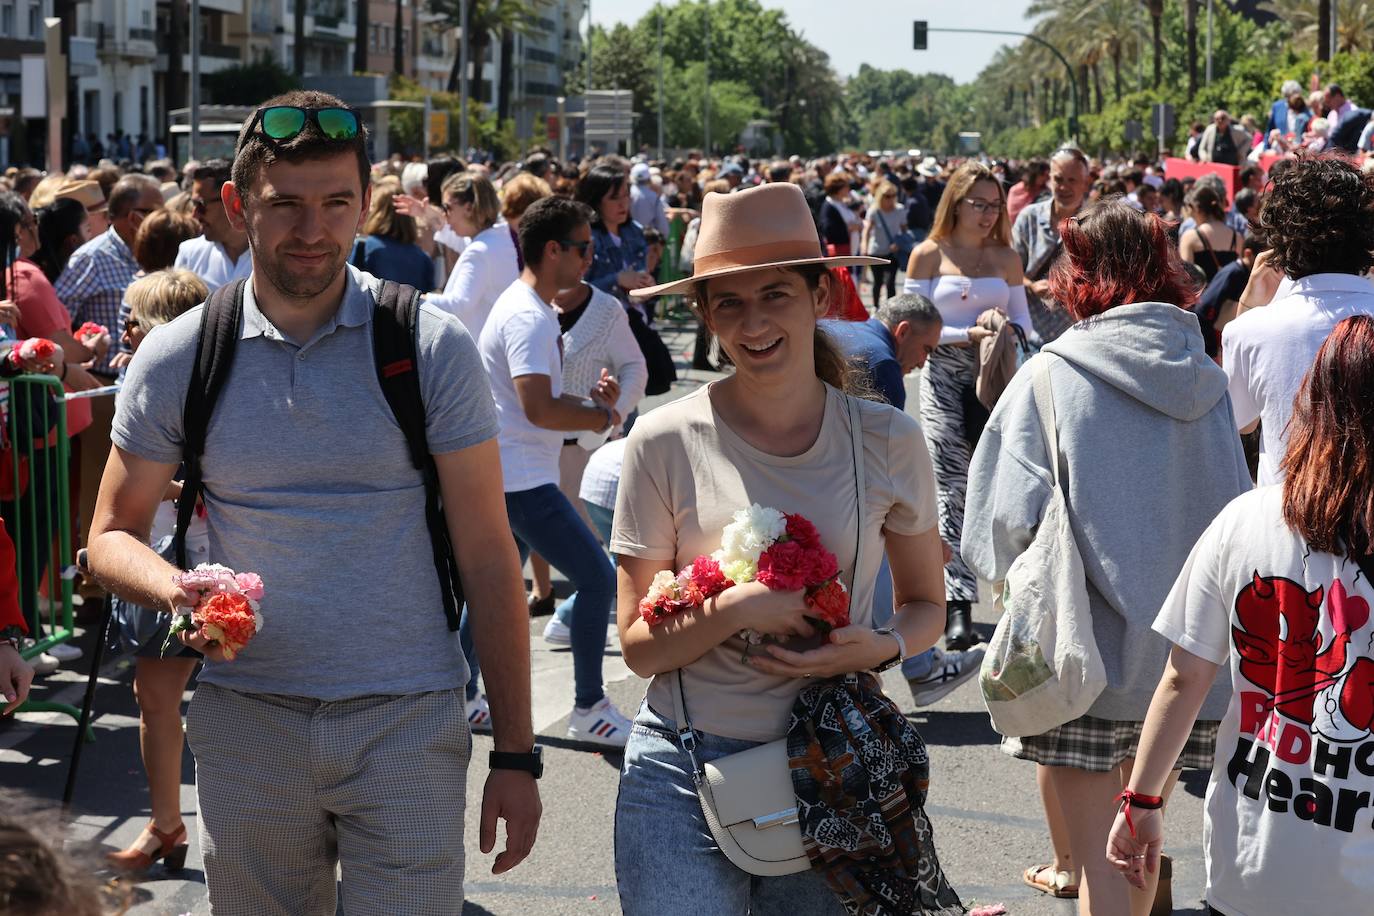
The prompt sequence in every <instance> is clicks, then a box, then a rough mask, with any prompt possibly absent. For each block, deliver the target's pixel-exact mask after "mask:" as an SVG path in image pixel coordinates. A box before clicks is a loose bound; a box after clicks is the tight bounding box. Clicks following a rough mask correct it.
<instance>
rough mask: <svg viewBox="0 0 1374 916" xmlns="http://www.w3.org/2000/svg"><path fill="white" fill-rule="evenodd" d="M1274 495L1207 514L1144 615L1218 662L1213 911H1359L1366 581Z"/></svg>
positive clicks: (1209, 839)
mask: <svg viewBox="0 0 1374 916" xmlns="http://www.w3.org/2000/svg"><path fill="white" fill-rule="evenodd" d="M1282 499H1283V490H1282V488H1281V487H1279V486H1274V487H1264V488H1261V489H1258V490H1254V491H1251V492H1249V493H1246V494H1245V495H1243V496H1240V497H1237V498H1236V499H1235V500H1234V501H1232V502H1231V503H1230V505H1228V506H1227V507H1226V508H1225V509H1224V510H1222V512H1221V514H1220V515H1218V516H1217V518H1216V520H1215V521H1214V522H1213V523H1212V525H1211V527H1209V528H1208V529H1207V531H1206V532H1204V533H1203V535H1202V538H1201V539H1200V540H1199V541H1198V543H1197V545H1196V546H1195V547H1194V548H1193V552H1192V555H1191V556H1190V557H1189V558H1188V562H1187V564H1185V565H1184V567H1183V571H1182V572H1181V573H1180V574H1179V577H1178V580H1177V582H1176V583H1175V584H1174V588H1173V591H1172V592H1170V594H1169V597H1168V599H1167V600H1166V601H1165V604H1164V608H1163V609H1162V610H1161V611H1160V614H1159V617H1158V618H1157V619H1156V620H1155V624H1154V629H1155V630H1156V631H1157V632H1159V633H1160V634H1161V635H1163V636H1165V637H1166V638H1168V639H1169V640H1170V641H1172V642H1173V643H1175V644H1176V645H1179V646H1182V647H1183V648H1184V649H1187V650H1188V651H1189V652H1192V653H1193V654H1194V655H1198V656H1200V657H1202V658H1205V659H1207V660H1209V661H1212V662H1215V663H1216V664H1219V665H1227V666H1228V667H1229V676H1230V678H1231V684H1232V691H1233V692H1232V695H1231V703H1230V706H1229V708H1228V709H1227V711H1226V716H1225V718H1224V719H1222V721H1221V727H1220V729H1219V730H1218V732H1217V748H1216V764H1215V766H1214V767H1213V770H1212V780H1211V783H1210V784H1209V785H1208V787H1207V803H1206V823H1205V826H1204V830H1203V846H1204V849H1205V852H1206V859H1207V901H1208V903H1210V904H1211V905H1212V906H1213V907H1214V908H1215V909H1217V910H1218V911H1220V912H1221V913H1224V914H1226V916H1268V914H1273V916H1279V914H1283V916H1289V914H1298V913H1357V912H1363V913H1368V912H1374V903H1371V901H1374V734H1371V727H1372V726H1374V626H1371V621H1370V603H1371V601H1374V587H1371V585H1370V581H1369V577H1368V576H1367V575H1366V574H1365V573H1364V572H1362V571H1361V569H1360V566H1359V565H1358V564H1356V563H1354V562H1352V561H1350V560H1348V559H1345V558H1343V557H1338V556H1334V555H1332V554H1329V553H1319V552H1314V551H1311V550H1310V549H1309V548H1308V546H1307V544H1306V543H1305V542H1304V541H1303V539H1302V538H1301V537H1300V536H1299V535H1298V534H1297V533H1296V532H1294V531H1293V530H1292V529H1291V528H1289V527H1288V525H1287V524H1286V523H1285V522H1284V520H1283V510H1282ZM1367 565H1371V568H1374V564H1367ZM1223 676H1226V675H1225V674H1218V677H1223Z"/></svg>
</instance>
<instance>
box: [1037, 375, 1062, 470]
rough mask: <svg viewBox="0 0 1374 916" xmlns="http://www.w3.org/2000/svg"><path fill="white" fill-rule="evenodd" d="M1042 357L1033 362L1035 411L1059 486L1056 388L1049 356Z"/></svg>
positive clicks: (1051, 467)
mask: <svg viewBox="0 0 1374 916" xmlns="http://www.w3.org/2000/svg"><path fill="white" fill-rule="evenodd" d="M1051 355H1052V354H1049V353H1042V354H1041V357H1040V358H1039V359H1037V360H1034V361H1033V362H1032V363H1031V381H1032V383H1033V386H1034V389H1035V412H1036V413H1038V414H1039V415H1040V432H1041V434H1042V435H1044V437H1045V448H1046V453H1047V454H1048V455H1049V459H1050V473H1051V475H1052V476H1053V479H1054V485H1055V486H1056V487H1057V486H1059V430H1058V429H1057V427H1056V421H1055V416H1054V389H1053V388H1052V386H1051V384H1050V365H1049V357H1050V356H1051Z"/></svg>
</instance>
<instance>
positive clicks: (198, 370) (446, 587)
mask: <svg viewBox="0 0 1374 916" xmlns="http://www.w3.org/2000/svg"><path fill="white" fill-rule="evenodd" d="M247 282H248V281H247V280H238V281H236V282H234V283H229V284H226V285H224V286H221V287H220V288H219V289H217V290H215V291H214V292H213V293H211V294H210V298H209V299H208V300H207V301H206V303H205V311H204V312H203V313H202V315H201V319H200V338H199V341H198V342H197V344H196V359H195V363H194V365H193V366H192V368H191V383H190V386H189V388H188V389H187V392H186V406H185V409H184V411H183V414H182V419H183V425H184V431H185V443H184V444H183V446H182V464H183V471H184V474H185V477H184V479H183V481H182V491H181V499H180V500H178V501H177V527H176V535H175V539H174V541H173V547H174V551H175V562H176V564H177V566H178V567H180V568H182V569H185V568H186V531H187V529H188V528H189V527H190V524H191V516H192V514H193V513H194V512H195V506H196V501H197V499H198V498H199V497H200V495H201V493H202V491H203V484H204V481H203V478H202V476H201V475H202V469H201V464H200V460H201V455H202V454H203V453H204V452H205V435H206V432H207V431H208V429H209V427H210V415H211V413H212V412H213V411H214V409H215V401H216V400H218V398H219V394H220V392H221V391H222V390H223V389H224V383H225V382H226V381H227V380H228V378H229V371H230V369H231V367H232V366H233V362H234V348H235V346H237V344H238V340H239V322H240V320H241V318H242V316H243V287H244V284H245V283H247ZM419 304H420V294H419V293H418V292H417V291H416V290H414V289H413V288H411V287H409V286H403V285H402V284H400V283H395V282H393V281H391V280H383V281H382V285H381V289H380V290H379V292H378V295H377V297H376V308H375V309H373V312H372V353H373V357H374V359H375V361H376V364H377V381H378V382H379V383H380V384H381V386H382V394H384V395H385V396H386V402H387V405H388V406H390V407H391V412H392V414H393V415H394V416H395V417H396V422H397V423H398V424H399V425H400V427H401V431H402V432H403V433H404V434H405V437H406V445H407V447H408V448H409V451H410V460H411V463H412V464H413V465H414V466H415V468H416V469H417V470H419V472H420V475H421V477H422V478H423V480H424V485H425V522H426V524H427V526H428V527H429V538H430V543H431V545H432V547H433V551H434V568H435V570H436V571H437V573H438V575H439V592H440V594H441V595H442V596H443V601H444V617H445V618H446V619H447V621H448V628H449V629H450V630H457V629H458V611H459V608H461V607H462V606H463V583H462V582H461V581H460V579H459V576H458V561H457V559H456V558H455V557H454V554H453V542H452V541H451V540H450V538H449V533H448V526H447V525H446V524H445V522H444V510H443V506H442V504H441V503H440V496H439V473H438V470H437V469H436V467H435V465H434V458H433V456H431V455H430V453H429V440H428V439H427V437H426V435H425V405H424V400H423V397H422V395H421V393H420V373H419V371H418V369H417V368H416V362H415V359H416V346H415V339H416V338H415V335H416V324H417V322H416V317H417V315H418V310H419Z"/></svg>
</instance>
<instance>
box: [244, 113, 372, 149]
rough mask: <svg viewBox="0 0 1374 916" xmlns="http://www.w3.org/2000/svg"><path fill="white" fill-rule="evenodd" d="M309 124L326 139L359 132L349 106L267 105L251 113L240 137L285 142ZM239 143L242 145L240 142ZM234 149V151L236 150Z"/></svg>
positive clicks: (348, 136) (350, 135) (355, 135)
mask: <svg viewBox="0 0 1374 916" xmlns="http://www.w3.org/2000/svg"><path fill="white" fill-rule="evenodd" d="M311 123H313V124H314V125H315V126H316V127H318V128H319V130H320V133H322V134H324V136H325V138H326V139H328V140H352V139H353V138H355V137H357V136H358V134H359V133H361V132H362V122H361V121H359V120H358V113H357V112H356V111H354V110H353V109H351V108H337V107H332V108H301V107H298V106H296V105H269V106H268V107H266V108H259V109H258V110H257V111H255V112H253V120H252V121H250V122H249V124H248V131H247V133H245V134H244V139H247V138H248V137H251V136H254V134H255V133H256V134H257V135H258V136H261V137H264V138H266V139H268V140H275V141H278V142H285V141H288V140H293V139H295V138H296V137H297V136H299V135H300V133H301V131H303V130H305V125H307V124H311ZM240 146H242V144H240ZM236 152H237V151H236Z"/></svg>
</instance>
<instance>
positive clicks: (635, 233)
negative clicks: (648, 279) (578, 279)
mask: <svg viewBox="0 0 1374 916" xmlns="http://www.w3.org/2000/svg"><path fill="white" fill-rule="evenodd" d="M592 241H593V243H594V244H593V246H592V266H591V267H590V268H589V269H588V270H587V277H586V279H587V282H588V283H590V284H591V285H592V286H595V287H596V288H597V289H599V290H601V291H602V292H606V293H610V294H611V295H612V296H615V297H616V298H617V299H619V300H620V301H621V302H626V301H628V300H627V294H626V292H625V290H623V289H621V288H620V284H618V283H616V282H615V278H616V277H617V276H618V275H619V274H620V272H621V271H622V270H643V269H644V268H645V266H646V261H645V259H646V258H647V257H648V253H649V245H648V243H647V242H645V241H644V230H643V229H642V228H640V225H639V223H637V222H635V221H634V220H627V221H626V222H625V224H624V225H623V226H621V227H620V244H619V245H617V244H616V243H615V242H613V241H611V234H610V232H608V231H607V230H606V229H605V228H599V227H593V228H592Z"/></svg>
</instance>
